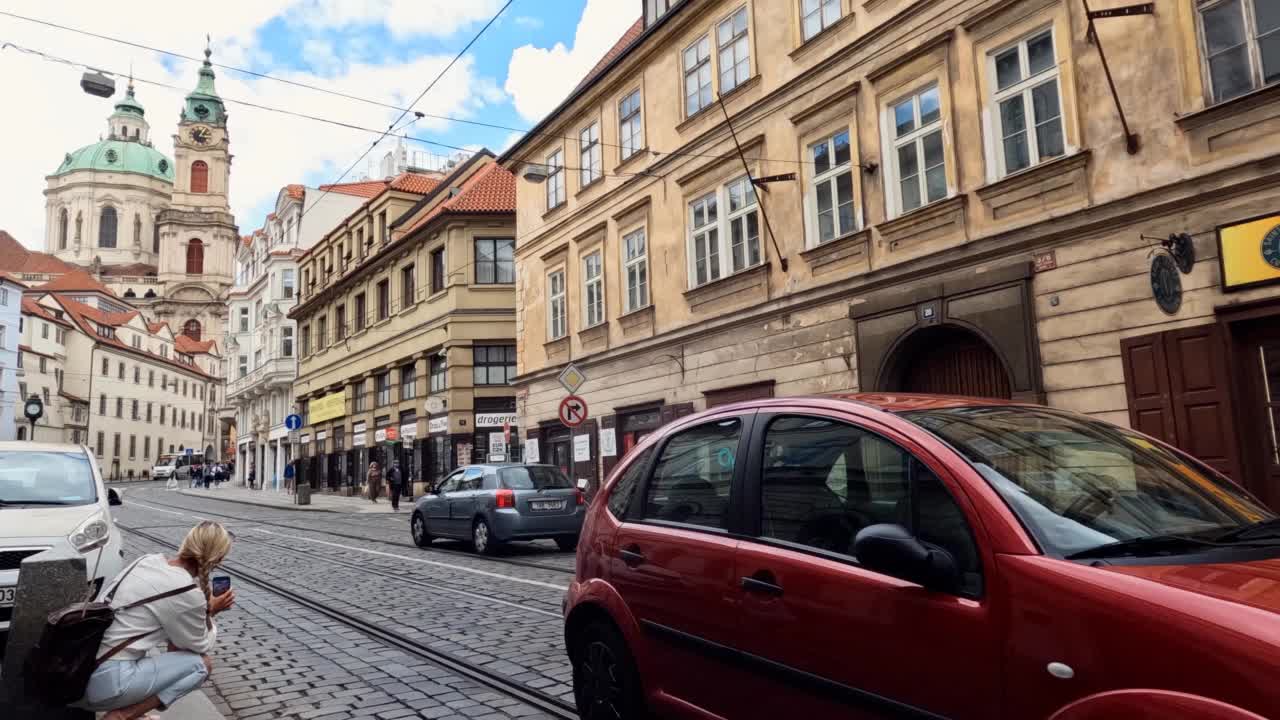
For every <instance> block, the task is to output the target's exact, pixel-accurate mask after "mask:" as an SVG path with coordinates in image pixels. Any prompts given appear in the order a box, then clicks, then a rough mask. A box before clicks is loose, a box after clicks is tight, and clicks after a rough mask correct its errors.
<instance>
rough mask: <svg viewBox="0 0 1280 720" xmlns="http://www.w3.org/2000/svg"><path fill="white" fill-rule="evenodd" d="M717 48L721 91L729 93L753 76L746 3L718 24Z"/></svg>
mask: <svg viewBox="0 0 1280 720" xmlns="http://www.w3.org/2000/svg"><path fill="white" fill-rule="evenodd" d="M716 48H717V49H718V50H719V52H720V57H719V60H720V92H722V93H727V92H729V91H730V90H732V89H734V88H736V87H738V85H741V84H742V83H744V82H746V81H747V78H750V77H751V51H750V49H749V46H748V43H747V8H746V6H745V5H744V6H742V7H740V8H738V10H737V11H735V12H734V13H733V14H732V15H730V16H729V17H727V18H725V19H724V20H723V21H721V23H720V24H719V25H717V26H716Z"/></svg>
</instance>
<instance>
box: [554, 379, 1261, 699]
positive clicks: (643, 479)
mask: <svg viewBox="0 0 1280 720" xmlns="http://www.w3.org/2000/svg"><path fill="white" fill-rule="evenodd" d="M565 618H566V623H565V640H566V647H567V648H568V651H569V655H570V659H571V661H572V663H573V673H574V675H573V680H574V693H575V696H576V700H577V704H578V709H579V712H580V714H581V715H582V717H584V718H591V719H595V718H623V719H629V718H638V717H649V716H653V717H662V718H667V717H670V718H676V717H687V718H734V719H736V718H885V717H893V718H900V717H901V718H973V719H974V720H992V719H994V718H1009V719H1011V720H1023V719H1036V718H1048V719H1052V720H1101V719H1103V718H1106V719H1107V720H1111V719H1115V718H1123V719H1125V720H1134V719H1141V718H1150V719H1152V720H1155V719H1156V718H1158V719H1159V720H1191V719H1192V718H1194V719H1195V720H1206V719H1209V720H1245V719H1246V718H1249V719H1251V720H1257V719H1258V718H1280V689H1278V688H1280V685H1278V684H1277V683H1278V682H1280V520H1278V519H1277V517H1276V515H1275V514H1273V513H1272V512H1271V511H1269V510H1267V509H1266V508H1265V507H1263V506H1262V504H1261V503H1259V502H1258V501H1257V500H1256V499H1254V498H1253V497H1252V496H1250V495H1249V494H1248V493H1247V492H1245V491H1244V490H1242V489H1241V488H1240V487H1238V486H1236V485H1235V484H1233V483H1231V482H1230V481H1228V480H1227V479H1225V478H1223V477H1221V476H1220V475H1218V474H1216V473H1215V472H1214V471H1213V470H1211V469H1209V468H1207V467H1205V466H1204V465H1202V464H1200V463H1199V462H1197V461H1196V460H1194V459H1192V458H1190V457H1188V456H1186V455H1184V454H1182V453H1181V452H1179V451H1177V450H1175V449H1173V448H1171V447H1168V446H1166V445H1164V444H1163V443H1160V442H1159V441H1156V440H1153V439H1151V438H1149V437H1146V436H1144V435H1141V434H1138V433H1135V432H1133V431H1130V430H1127V429H1124V428H1120V427H1116V426H1114V425H1111V424H1108V423H1105V422H1100V421H1098V420H1094V419H1091V418H1088V417H1085V416H1081V415H1076V414H1072V413H1068V412H1063V411H1059V410H1053V409H1049V408H1044V407H1038V406H1032V405H1018V404H1010V403H999V402H993V401H987V400H974V399H966V398H941V397H926V396H904V395H897V396H888V395H870V394H863V395H848V396H832V397H811V398H779V399H772V400H758V401H751V402H747V403H742V404H737V405H731V406H726V407H718V408H715V409H713V410H709V411H706V412H703V413H700V414H697V415H692V416H689V417H687V418H683V419H681V420H679V421H677V422H675V423H672V424H670V425H668V426H666V427H665V428H663V429H662V430H661V431H659V432H657V433H654V435H653V436H651V437H648V438H646V439H645V441H644V442H643V443H642V444H641V445H638V446H637V447H636V448H634V449H633V450H632V451H631V452H629V453H628V454H627V456H626V457H625V458H624V459H623V461H622V462H621V463H620V464H619V466H618V467H617V468H616V470H615V472H614V473H613V474H612V476H611V478H610V481H609V482H608V483H607V485H606V487H605V489H604V491H603V492H602V493H601V494H600V495H599V497H598V498H597V499H596V500H595V501H594V502H593V503H592V506H591V508H590V509H589V512H588V516H587V520H586V523H585V525H584V527H583V532H582V537H581V543H580V545H579V549H578V559H577V573H576V577H575V578H574V581H573V582H572V584H571V585H570V588H569V591H568V594H567V596H566V598H565Z"/></svg>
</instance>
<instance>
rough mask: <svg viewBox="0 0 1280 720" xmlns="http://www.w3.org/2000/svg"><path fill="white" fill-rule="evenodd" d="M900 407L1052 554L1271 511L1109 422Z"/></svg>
mask: <svg viewBox="0 0 1280 720" xmlns="http://www.w3.org/2000/svg"><path fill="white" fill-rule="evenodd" d="M903 417H905V418H907V419H908V420H911V421H912V422H914V423H916V424H917V425H919V426H921V427H923V428H925V429H927V430H929V431H930V432H932V433H934V434H935V435H937V436H938V437H940V438H942V439H943V440H945V441H946V442H947V443H949V444H950V445H951V446H952V447H954V448H955V449H956V450H958V451H959V452H960V453H961V454H962V455H964V456H965V457H966V458H967V459H968V460H969V462H971V463H972V464H973V466H974V467H975V468H977V470H978V472H979V473H981V474H982V476H983V477H984V478H986V479H987V481H988V482H990V483H991V484H992V486H993V487H995V489H996V490H997V491H998V492H999V493H1000V494H1001V495H1002V496H1003V497H1004V498H1005V501H1006V502H1008V503H1009V505H1010V506H1011V507H1013V509H1014V511H1015V512H1016V513H1017V514H1018V516H1019V517H1020V518H1021V519H1022V521H1023V523H1024V524H1025V525H1027V527H1028V528H1029V529H1030V531H1031V532H1032V534H1033V535H1035V536H1036V539H1037V540H1038V541H1039V542H1040V543H1041V545H1042V547H1044V549H1045V550H1046V551H1047V552H1049V553H1052V554H1059V555H1071V554H1073V553H1078V552H1080V551H1084V550H1089V549H1092V548H1097V547H1100V546H1104V545H1107V544H1111V543H1120V542H1123V541H1132V540H1135V539H1140V538H1149V537H1164V536H1170V535H1177V536H1194V537H1204V538H1209V537H1213V536H1215V535H1220V534H1221V533H1223V532H1226V531H1230V530H1234V529H1236V528H1240V527H1244V526H1247V525H1251V524H1254V523H1258V522H1261V521H1264V520H1268V519H1271V518H1273V517H1274V515H1273V514H1272V513H1271V512H1270V511H1269V510H1267V509H1266V508H1264V507H1263V506H1262V505H1260V504H1259V503H1258V502H1257V501H1256V500H1254V499H1253V498H1252V497H1250V496H1249V495H1248V494H1246V493H1244V492H1242V491H1241V490H1240V488H1238V487H1236V486H1235V485H1233V484H1231V483H1229V482H1225V481H1223V480H1222V479H1221V478H1219V477H1217V476H1215V475H1213V474H1212V473H1210V472H1207V471H1206V470H1204V469H1203V468H1201V467H1200V466H1199V465H1197V464H1196V463H1193V462H1190V461H1188V460H1187V459H1185V458H1182V457H1180V456H1178V455H1177V454H1175V453H1172V452H1169V451H1168V450H1166V449H1165V448H1163V447H1161V446H1160V445H1157V444H1156V443H1153V442H1151V441H1150V440H1148V439H1147V438H1145V437H1143V436H1141V435H1138V434H1137V433H1133V432H1131V431H1129V430H1125V429H1123V428H1119V427H1116V426H1114V425H1111V424H1109V423H1104V422H1100V421H1096V420H1090V419H1089V418H1085V417H1081V416H1077V415H1072V414H1069V413H1063V412H1056V411H1053V410H1048V409H1044V408H1034V407H970V408H948V409H938V410H922V411H912V412H908V413H904V414H903Z"/></svg>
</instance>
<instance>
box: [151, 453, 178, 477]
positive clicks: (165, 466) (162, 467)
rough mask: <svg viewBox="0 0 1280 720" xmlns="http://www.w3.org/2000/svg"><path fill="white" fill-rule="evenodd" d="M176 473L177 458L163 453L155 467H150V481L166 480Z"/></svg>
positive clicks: (171, 454)
mask: <svg viewBox="0 0 1280 720" xmlns="http://www.w3.org/2000/svg"><path fill="white" fill-rule="evenodd" d="M176 472H178V456H177V455H175V454H173V453H165V454H164V455H161V456H160V459H159V460H157V461H156V464H155V465H152V466H151V479H153V480H168V479H169V478H171V477H173V476H174V473H176Z"/></svg>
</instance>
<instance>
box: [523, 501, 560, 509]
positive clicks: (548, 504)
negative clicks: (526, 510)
mask: <svg viewBox="0 0 1280 720" xmlns="http://www.w3.org/2000/svg"><path fill="white" fill-rule="evenodd" d="M529 507H530V508H531V509H533V510H563V509H564V501H563V500H530V501H529Z"/></svg>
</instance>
